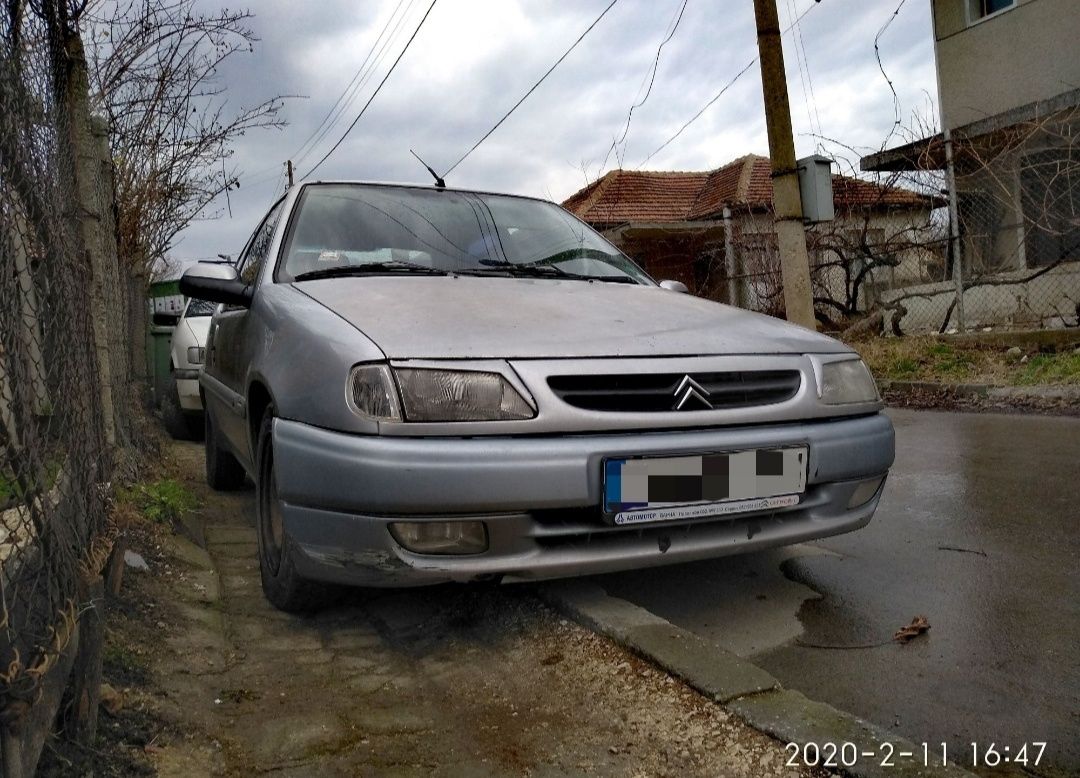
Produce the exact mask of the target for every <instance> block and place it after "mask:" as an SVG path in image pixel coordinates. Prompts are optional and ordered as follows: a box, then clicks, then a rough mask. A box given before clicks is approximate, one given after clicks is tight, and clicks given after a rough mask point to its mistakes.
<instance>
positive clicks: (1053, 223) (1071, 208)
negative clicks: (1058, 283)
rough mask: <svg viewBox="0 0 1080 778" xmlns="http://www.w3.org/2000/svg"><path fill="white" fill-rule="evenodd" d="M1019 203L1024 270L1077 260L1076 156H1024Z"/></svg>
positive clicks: (1062, 152)
mask: <svg viewBox="0 0 1080 778" xmlns="http://www.w3.org/2000/svg"><path fill="white" fill-rule="evenodd" d="M1020 203H1021V206H1022V208H1023V212H1024V227H1025V230H1024V238H1025V254H1026V256H1027V264H1028V267H1046V266H1048V265H1056V264H1057V263H1059V262H1071V261H1075V260H1077V259H1080V152H1077V151H1073V150H1070V149H1056V150H1047V151H1037V152H1035V153H1033V154H1026V155H1024V157H1023V161H1022V167H1021V168H1020Z"/></svg>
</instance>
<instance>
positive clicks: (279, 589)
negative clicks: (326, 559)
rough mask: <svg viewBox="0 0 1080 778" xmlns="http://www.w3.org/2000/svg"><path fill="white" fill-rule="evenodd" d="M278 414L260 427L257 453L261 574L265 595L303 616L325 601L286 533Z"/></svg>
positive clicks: (268, 415)
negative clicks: (301, 569) (299, 566)
mask: <svg viewBox="0 0 1080 778" xmlns="http://www.w3.org/2000/svg"><path fill="white" fill-rule="evenodd" d="M273 430H274V411H273V408H272V407H270V408H267V409H266V413H265V414H264V415H263V420H262V424H261V425H260V427H259V441H258V448H257V450H256V460H255V461H256V470H255V473H256V478H255V520H256V524H257V527H256V534H257V535H258V540H259V573H260V576H261V578H262V588H263V593H264V594H265V595H266V599H268V600H269V601H270V604H271V605H273V606H274V607H275V608H277V609H278V610H283V611H286V612H288V613H303V612H305V611H311V610H315V609H317V608H318V607H319V606H320V605H321V604H322V602H323V601H324V599H325V596H326V590H325V588H324V587H323V586H321V585H320V584H317V583H315V582H314V581H310V580H308V579H306V578H303V577H302V576H301V575H300V574H299V573H297V571H296V566H295V564H294V562H293V554H294V546H293V543H292V541H291V540H290V538H289V536H288V535H287V534H286V532H285V520H284V517H283V515H282V512H281V500H280V498H279V497H278V491H277V477H276V476H275V474H274V435H273Z"/></svg>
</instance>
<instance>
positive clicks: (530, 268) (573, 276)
mask: <svg viewBox="0 0 1080 778" xmlns="http://www.w3.org/2000/svg"><path fill="white" fill-rule="evenodd" d="M480 264H481V265H485V266H486V267H485V268H483V269H481V270H460V271H457V272H458V273H459V274H460V275H487V274H492V273H508V274H510V275H517V276H527V277H530V278H562V279H570V280H572V281H608V282H610V283H613V284H636V283H637V281H635V280H634V279H633V278H631V277H630V276H599V275H585V274H583V273H571V272H570V271H568V270H563V269H562V268H561V267H558V266H556V265H537V264H527V265H519V264H518V263H516V262H503V261H501V260H497V259H481V260H480Z"/></svg>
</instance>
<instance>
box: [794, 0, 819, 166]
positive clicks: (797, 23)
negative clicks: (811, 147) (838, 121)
mask: <svg viewBox="0 0 1080 778" xmlns="http://www.w3.org/2000/svg"><path fill="white" fill-rule="evenodd" d="M796 10H797V9H796V6H795V0H791V13H792V15H793V16H794V15H795V11H796ZM795 32H796V33H797V34H798V36H799V48H801V49H802V60H803V64H804V65H805V66H806V83H807V85H808V86H809V87H810V104H811V105H812V106H813V107H814V120H815V121H816V122H817V129H818V135H821V134H823V131H822V129H821V114H819V113H818V104H817V95H815V94H814V79H813V77H812V76H811V75H810V58H809V57H807V56H806V41H804V40H803V34H802V22H801V21H800V20H799V18H796V19H795ZM819 146H820V143H819Z"/></svg>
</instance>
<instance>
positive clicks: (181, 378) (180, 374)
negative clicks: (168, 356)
mask: <svg viewBox="0 0 1080 778" xmlns="http://www.w3.org/2000/svg"><path fill="white" fill-rule="evenodd" d="M173 378H174V379H175V380H176V395H177V398H178V399H179V401H180V408H181V409H182V410H185V411H201V410H202V409H203V406H202V397H201V396H200V395H199V371H198V369H197V368H195V369H191V368H187V369H178V370H174V371H173Z"/></svg>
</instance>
